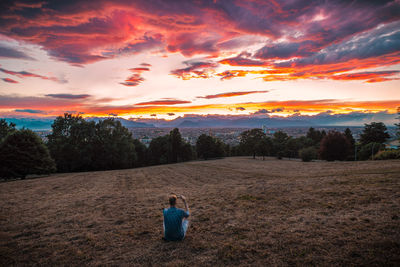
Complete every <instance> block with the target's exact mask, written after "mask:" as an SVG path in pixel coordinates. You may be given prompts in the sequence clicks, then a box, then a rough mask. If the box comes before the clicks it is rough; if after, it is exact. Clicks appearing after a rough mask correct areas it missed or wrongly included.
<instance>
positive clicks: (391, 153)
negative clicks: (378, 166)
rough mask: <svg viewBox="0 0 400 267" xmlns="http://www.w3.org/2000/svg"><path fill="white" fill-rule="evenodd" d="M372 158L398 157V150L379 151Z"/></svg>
mask: <svg viewBox="0 0 400 267" xmlns="http://www.w3.org/2000/svg"><path fill="white" fill-rule="evenodd" d="M374 159H377V160H384V159H400V150H394V149H392V150H383V151H379V152H378V153H377V154H376V155H375V156H374Z"/></svg>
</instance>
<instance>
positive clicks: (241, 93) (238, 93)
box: [197, 90, 269, 99]
mask: <svg viewBox="0 0 400 267" xmlns="http://www.w3.org/2000/svg"><path fill="white" fill-rule="evenodd" d="M268 92H269V91H268V90H263V91H244V92H228V93H221V94H216V95H206V96H198V97H197V98H205V99H213V98H221V97H233V96H241V95H250V94H260V93H268Z"/></svg>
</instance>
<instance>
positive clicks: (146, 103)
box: [135, 99, 192, 106]
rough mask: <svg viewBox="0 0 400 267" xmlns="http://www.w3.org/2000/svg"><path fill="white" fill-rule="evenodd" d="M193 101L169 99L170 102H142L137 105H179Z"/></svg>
mask: <svg viewBox="0 0 400 267" xmlns="http://www.w3.org/2000/svg"><path fill="white" fill-rule="evenodd" d="M190 103H192V102H191V101H185V100H176V99H169V100H155V101H148V102H141V103H136V104H135V105H137V106H145V105H146V106H147V105H179V104H190Z"/></svg>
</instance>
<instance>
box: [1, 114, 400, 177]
mask: <svg viewBox="0 0 400 267" xmlns="http://www.w3.org/2000/svg"><path fill="white" fill-rule="evenodd" d="M15 126H16V125H15V124H13V123H7V122H6V121H5V120H4V119H0V178H3V179H8V178H16V177H20V178H25V176H26V175H28V174H49V173H52V172H55V171H58V172H77V171H95V170H112V169H126V168H136V167H144V166H151V165H158V164H169V163H177V162H184V161H189V160H194V159H204V160H207V159H211V158H221V157H229V156H252V157H253V158H255V157H256V156H261V157H263V159H264V158H265V157H267V156H275V157H277V158H279V159H280V158H282V157H288V158H301V159H302V160H303V161H310V160H313V159H323V160H365V159H369V158H371V156H372V157H374V156H375V155H378V156H377V157H379V155H381V157H382V158H396V157H397V158H400V154H399V153H398V151H395V152H393V151H390V152H388V151H383V152H382V150H383V148H384V146H383V143H384V142H385V141H386V140H387V139H388V138H389V134H388V133H387V128H386V126H385V125H384V124H383V123H381V122H372V123H371V124H366V125H365V127H364V130H363V132H362V134H361V135H360V140H359V142H358V143H356V141H355V140H354V138H353V136H352V133H351V131H350V129H349V128H347V129H346V130H345V131H344V132H343V133H341V132H337V131H329V132H328V133H326V132H325V131H319V130H315V129H314V128H310V129H309V130H308V132H307V134H306V135H305V136H301V137H298V138H294V137H291V136H289V135H288V134H287V133H285V132H283V131H277V132H275V133H274V134H273V136H267V135H266V134H265V133H264V132H263V131H262V130H261V129H251V130H247V131H244V132H242V133H241V134H240V143H239V145H236V146H230V145H227V144H225V143H223V142H222V141H221V140H219V139H217V138H215V137H212V136H210V135H206V134H202V135H200V136H199V137H198V139H197V141H196V144H195V145H191V144H189V143H187V142H186V141H185V140H184V139H183V138H182V136H181V134H180V132H179V130H178V129H177V128H175V129H173V130H172V131H170V133H169V134H167V135H164V136H159V137H156V138H154V139H152V141H151V142H150V144H149V146H148V147H146V146H145V145H144V144H143V143H141V142H140V141H139V140H138V139H135V138H133V136H132V133H131V132H130V131H129V130H128V129H127V128H125V127H123V126H122V125H121V123H120V122H119V121H117V120H114V119H112V118H110V119H105V120H101V121H98V122H97V123H96V122H94V121H90V122H89V121H86V120H84V119H83V118H82V117H81V116H79V115H76V116H74V115H72V114H68V113H66V114H64V116H59V117H57V118H56V119H55V120H54V123H53V124H52V132H51V134H49V135H48V136H47V141H46V142H43V141H42V139H41V138H40V137H39V136H37V135H36V134H35V133H34V132H32V131H31V130H28V129H21V130H17V129H16V128H15ZM397 127H398V134H399V138H400V124H397ZM379 151H380V152H379ZM379 153H381V154H379ZM385 153H386V154H385Z"/></svg>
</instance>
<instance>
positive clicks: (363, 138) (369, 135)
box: [360, 122, 390, 145]
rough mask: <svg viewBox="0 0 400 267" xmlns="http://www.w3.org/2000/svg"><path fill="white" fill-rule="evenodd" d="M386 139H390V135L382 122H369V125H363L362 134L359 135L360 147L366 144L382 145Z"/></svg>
mask: <svg viewBox="0 0 400 267" xmlns="http://www.w3.org/2000/svg"><path fill="white" fill-rule="evenodd" d="M388 138H390V135H389V134H388V132H387V128H386V126H385V124H384V123H383V122H371V123H370V124H365V127H364V129H363V132H362V133H361V134H360V143H361V145H366V144H368V143H380V144H383V143H385V141H386V140H387V139H388Z"/></svg>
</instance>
